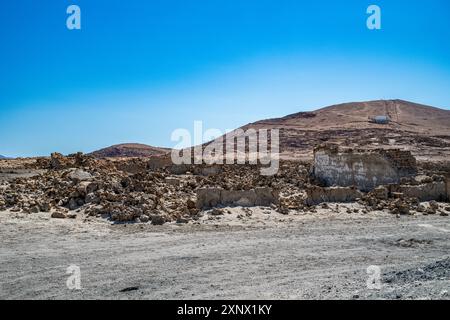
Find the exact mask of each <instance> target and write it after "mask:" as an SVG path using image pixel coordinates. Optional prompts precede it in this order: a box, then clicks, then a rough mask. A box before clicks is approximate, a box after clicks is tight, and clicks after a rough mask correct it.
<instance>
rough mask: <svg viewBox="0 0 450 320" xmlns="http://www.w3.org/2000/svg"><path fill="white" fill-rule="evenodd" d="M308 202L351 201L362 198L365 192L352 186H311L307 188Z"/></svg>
mask: <svg viewBox="0 0 450 320" xmlns="http://www.w3.org/2000/svg"><path fill="white" fill-rule="evenodd" d="M306 195H307V197H306V200H305V202H306V204H307V205H315V204H319V203H322V202H351V201H355V200H356V199H358V198H361V197H362V196H363V194H362V193H361V192H360V191H358V190H357V189H355V188H352V187H330V188H322V187H317V186H311V187H309V188H307V189H306Z"/></svg>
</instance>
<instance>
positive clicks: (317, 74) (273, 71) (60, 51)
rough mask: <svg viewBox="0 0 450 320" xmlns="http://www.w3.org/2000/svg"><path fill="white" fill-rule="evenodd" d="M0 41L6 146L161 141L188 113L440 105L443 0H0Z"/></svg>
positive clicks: (445, 84)
mask: <svg viewBox="0 0 450 320" xmlns="http://www.w3.org/2000/svg"><path fill="white" fill-rule="evenodd" d="M70 4H77V5H79V6H80V8H81V11H82V29H81V30H73V31H70V30H68V29H67V28H66V18H67V14H66V8H67V7H68V5H70ZM370 4H377V5H378V6H380V7H381V10H382V29H381V30H376V31H370V30H368V29H367V28H366V19H367V16H368V15H367V14H366V8H367V7H368V6H369V5H370ZM0 38H1V39H0V40H1V51H0V137H1V143H0V154H3V155H6V156H30V155H47V154H49V153H50V152H52V151H60V152H63V153H71V152H75V151H79V150H80V151H84V152H90V151H93V150H95V149H98V148H101V147H105V146H108V145H111V144H115V143H122V142H141V143H147V144H151V145H159V146H169V147H170V146H173V145H175V142H171V141H170V134H171V132H172V131H173V130H174V129H176V128H187V129H191V130H192V128H193V121H194V120H202V121H204V126H205V127H206V128H219V129H222V130H225V129H232V128H235V127H238V126H241V125H243V124H246V123H248V122H252V121H256V120H260V119H263V118H268V117H276V116H284V115H287V114H289V113H293V112H298V111H302V110H312V109H316V108H318V107H323V106H326V105H330V104H335V103H340V102H348V101H361V100H373V99H382V98H383V99H389V98H400V99H405V100H411V101H415V102H419V103H424V104H429V105H433V106H437V107H441V108H446V109H448V108H449V107H450V1H448V0H426V1H425V0H415V1H406V0H405V1H403V0H402V1H400V0H383V1H381V0H371V1H365V0H348V1H342V0H330V1H305V2H303V1H300V0H291V1H286V0H277V1H275V0H271V1H267V0H158V1H155V0H145V1H144V0H127V1H122V0H120V1H119V0H115V1H114V0H71V1H66V0H58V1H55V0H39V1H36V0H7V1H3V2H2V6H1V9H0Z"/></svg>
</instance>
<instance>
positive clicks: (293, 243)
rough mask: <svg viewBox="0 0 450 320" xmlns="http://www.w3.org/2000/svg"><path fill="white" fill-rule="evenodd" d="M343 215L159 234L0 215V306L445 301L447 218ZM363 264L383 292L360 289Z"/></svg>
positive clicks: (269, 214) (272, 217)
mask: <svg viewBox="0 0 450 320" xmlns="http://www.w3.org/2000/svg"><path fill="white" fill-rule="evenodd" d="M345 210H346V209H345V206H344V205H342V211H340V212H339V213H338V212H332V211H331V210H329V209H321V210H319V211H318V212H317V213H308V214H295V213H291V214H289V215H282V214H279V213H276V212H274V211H272V210H270V209H268V208H252V209H245V208H232V209H229V212H230V213H228V212H227V211H226V213H225V214H224V215H222V216H213V215H210V214H207V213H206V214H205V216H204V217H203V218H202V220H203V221H202V222H200V221H199V222H198V224H195V223H194V224H193V223H189V224H175V223H173V224H166V225H163V226H152V225H150V224H118V225H112V224H110V223H109V222H108V221H105V220H101V219H92V220H84V218H83V217H82V216H81V215H80V216H79V217H78V218H77V219H66V220H60V219H50V218H49V214H45V213H40V214H32V215H24V214H17V213H10V212H0V261H1V263H0V298H1V299H98V298H103V299H379V298H381V299H449V297H450V293H449V291H450V258H449V257H450V241H449V240H450V218H449V217H443V216H438V215H434V216H422V215H417V216H402V217H400V218H397V217H395V216H393V215H390V214H387V213H382V212H371V213H368V214H362V213H351V214H348V213H346V212H345ZM71 265H76V266H78V267H79V268H80V283H81V289H80V290H71V289H69V288H68V287H67V285H66V282H67V279H68V278H69V277H70V276H71V275H70V274H66V271H67V268H68V267H69V266H71ZM371 265H375V266H379V267H380V271H381V275H380V280H381V289H368V288H367V283H366V282H367V279H368V278H369V274H368V273H367V268H368V267H369V266H371Z"/></svg>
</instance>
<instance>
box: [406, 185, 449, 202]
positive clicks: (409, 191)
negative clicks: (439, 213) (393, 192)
mask: <svg viewBox="0 0 450 320" xmlns="http://www.w3.org/2000/svg"><path fill="white" fill-rule="evenodd" d="M398 191H399V192H401V193H403V194H404V195H405V196H407V197H410V198H417V199H419V201H430V200H436V201H446V200H448V195H447V190H446V185H445V182H431V183H425V184H420V185H415V186H409V185H406V186H403V185H401V186H399V187H398Z"/></svg>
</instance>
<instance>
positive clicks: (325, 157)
mask: <svg viewBox="0 0 450 320" xmlns="http://www.w3.org/2000/svg"><path fill="white" fill-rule="evenodd" d="M415 172H416V163H415V159H414V157H412V155H411V154H410V153H409V152H406V151H400V150H374V151H371V152H358V151H351V150H350V151H345V152H340V151H339V150H338V148H337V147H334V146H321V147H319V148H317V149H316V150H315V151H314V176H315V177H316V179H318V180H319V181H321V182H322V183H323V184H325V186H328V187H329V186H341V187H347V186H355V187H357V188H358V189H359V190H361V191H371V190H373V189H374V188H375V187H377V186H380V185H387V184H398V183H399V182H400V178H402V177H406V176H410V175H413V174H414V173H415Z"/></svg>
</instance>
